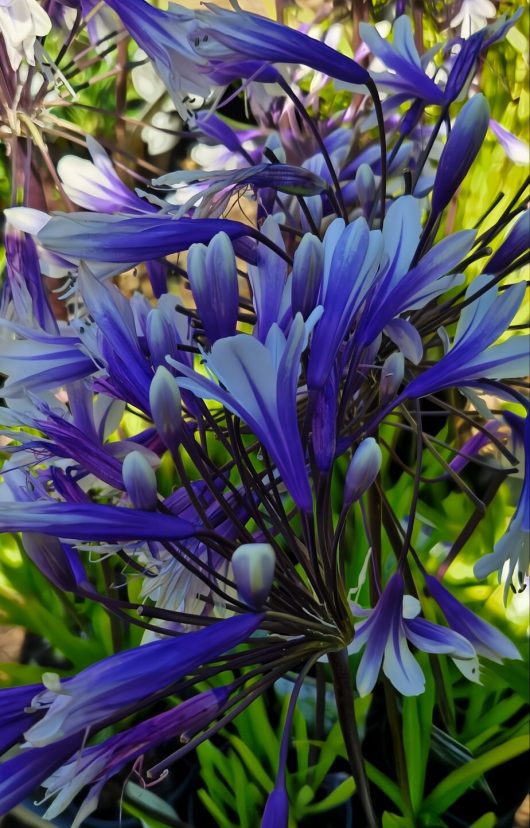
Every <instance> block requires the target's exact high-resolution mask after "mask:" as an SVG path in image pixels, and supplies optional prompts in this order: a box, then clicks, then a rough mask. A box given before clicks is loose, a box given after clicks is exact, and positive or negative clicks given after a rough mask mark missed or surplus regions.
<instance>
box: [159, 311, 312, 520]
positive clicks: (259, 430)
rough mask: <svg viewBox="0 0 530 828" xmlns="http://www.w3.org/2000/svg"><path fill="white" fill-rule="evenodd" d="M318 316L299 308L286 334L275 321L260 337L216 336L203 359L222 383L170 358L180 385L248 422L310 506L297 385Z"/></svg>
mask: <svg viewBox="0 0 530 828" xmlns="http://www.w3.org/2000/svg"><path fill="white" fill-rule="evenodd" d="M316 316H318V313H316V314H315V313H313V316H312V318H311V319H309V320H308V321H307V322H306V323H304V320H303V318H302V315H301V314H298V315H297V316H296V317H295V319H294V321H293V323H292V325H291V329H290V331H289V335H288V336H287V338H286V337H285V335H284V334H283V333H282V331H281V330H280V328H279V327H278V325H276V324H274V325H272V326H271V328H270V330H269V333H268V334H267V338H266V340H265V342H264V343H262V342H260V341H259V340H258V339H255V338H254V337H252V336H248V335H247V334H237V336H232V337H229V338H228V339H218V340H217V342H216V343H215V344H214V346H213V347H212V350H211V353H209V354H205V355H204V362H205V365H206V367H207V369H208V371H209V372H210V373H211V374H212V375H214V376H216V377H217V378H218V380H219V382H220V383H222V386H223V387H221V385H217V383H215V382H213V380H211V379H208V378H206V377H203V376H201V375H200V374H198V373H196V372H195V371H192V370H190V369H189V368H187V367H186V366H177V364H176V363H175V362H174V361H173V360H170V362H171V364H173V365H175V367H178V368H179V369H180V371H181V372H182V373H183V374H184V377H178V378H177V382H178V384H179V385H180V387H181V388H188V389H189V390H190V391H193V393H194V394H196V395H197V396H198V397H202V398H204V399H212V400H217V401H218V402H220V403H222V404H223V405H224V406H225V407H226V408H228V410H229V411H232V412H233V413H234V414H237V416H238V417H240V418H241V419H242V420H243V421H244V422H245V423H247V425H249V426H250V427H251V428H252V430H253V432H254V434H256V436H257V437H258V438H259V439H260V440H261V442H262V443H263V445H264V446H265V448H266V449H267V451H268V452H269V454H270V456H271V457H272V459H273V460H274V462H275V463H276V465H277V466H278V469H279V471H280V474H281V476H282V479H283V482H284V483H285V485H286V487H287V489H288V491H289V492H290V494H291V495H292V497H293V499H294V500H295V502H296V503H297V505H298V506H299V507H300V508H301V509H303V510H304V511H311V508H312V497H311V489H310V487H309V480H308V476H307V469H306V460H305V456H304V450H303V448H302V441H301V439H300V432H299V429H298V418H297V413H296V388H297V384H298V375H299V373H300V358H301V356H302V352H303V350H304V348H305V347H306V345H307V337H308V335H309V333H310V331H311V329H312V326H313V325H314V322H315V317H316Z"/></svg>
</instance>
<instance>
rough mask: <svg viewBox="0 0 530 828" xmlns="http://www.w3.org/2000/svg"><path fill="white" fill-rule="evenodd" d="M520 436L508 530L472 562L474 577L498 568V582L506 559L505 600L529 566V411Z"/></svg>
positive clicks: (505, 600) (479, 576)
mask: <svg viewBox="0 0 530 828" xmlns="http://www.w3.org/2000/svg"><path fill="white" fill-rule="evenodd" d="M527 359H528V353H527ZM512 421H513V420H512ZM523 439H524V456H525V459H524V481H523V487H522V489H521V494H520V497H519V502H518V504H517V509H516V510H515V514H514V516H513V517H512V519H511V521H510V525H509V527H508V530H507V531H506V532H505V533H504V535H503V536H502V537H501V538H500V540H498V541H497V543H496V544H495V548H494V550H493V552H491V553H490V554H489V555H483V556H482V558H480V560H479V561H477V563H476V564H475V569H474V572H475V575H476V577H477V578H485V577H486V576H487V575H489V574H490V573H491V572H495V571H497V572H498V575H499V582H500V580H501V577H502V572H503V569H504V566H505V564H506V563H508V573H507V576H506V581H505V583H504V603H506V602H507V600H508V592H509V589H510V585H511V584H512V580H513V576H514V573H515V572H516V571H517V572H518V573H519V577H520V579H524V578H525V576H527V574H528V571H529V569H530V415H528V414H527V416H526V418H525V422H524V437H523Z"/></svg>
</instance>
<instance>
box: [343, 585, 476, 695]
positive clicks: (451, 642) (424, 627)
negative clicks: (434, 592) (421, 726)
mask: <svg viewBox="0 0 530 828" xmlns="http://www.w3.org/2000/svg"><path fill="white" fill-rule="evenodd" d="M420 609H421V608H420V603H419V601H418V600H417V598H414V597H413V596H412V595H405V590H404V582H403V577H402V575H401V574H400V573H396V574H395V575H393V576H392V577H391V579H390V580H389V582H388V584H387V585H386V587H385V589H384V591H383V593H382V595H381V597H380V598H379V601H378V603H377V605H376V606H375V607H374V609H373V610H365V609H363V608H362V607H360V606H359V605H357V604H354V605H353V606H352V612H353V614H354V615H355V616H365V617H366V619H367V620H366V621H360V622H359V623H357V624H356V625H355V634H354V638H353V643H352V644H351V645H350V648H349V650H350V652H351V653H356V652H359V650H361V649H362V648H363V647H364V648H365V651H364V653H363V656H362V659H361V662H360V664H359V668H358V670H357V678H356V682H357V690H358V691H359V693H360V695H361V696H365V695H367V694H368V693H370V692H371V691H372V690H373V688H374V685H375V683H376V681H377V676H378V674H379V670H380V669H381V664H382V665H383V672H384V674H385V675H386V677H387V678H388V679H389V680H390V681H391V682H392V684H393V685H394V687H395V688H396V689H397V690H399V692H400V693H403V694H404V695H406V696H417V695H418V694H419V693H422V692H423V690H424V688H425V676H424V674H423V671H422V669H421V667H420V665H419V664H418V662H417V660H416V659H415V658H414V656H413V654H412V653H411V651H410V648H409V643H410V644H412V645H413V646H414V647H417V648H418V649H419V650H422V651H423V652H426V653H447V654H449V655H451V656H453V657H456V658H462V659H472V658H474V656H475V650H474V648H473V646H472V645H471V644H470V643H469V641H468V640H467V639H466V638H464V636H463V635H460V634H459V633H457V632H453V631H452V630H450V629H447V628H444V627H440V626H438V625H437V624H433V623H431V622H430V621H425V620H424V619H423V618H418V615H419V613H420Z"/></svg>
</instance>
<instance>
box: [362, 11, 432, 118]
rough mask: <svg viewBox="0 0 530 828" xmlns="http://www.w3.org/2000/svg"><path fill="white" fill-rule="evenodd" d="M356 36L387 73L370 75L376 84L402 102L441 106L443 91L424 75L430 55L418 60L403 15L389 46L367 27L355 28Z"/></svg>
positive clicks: (374, 31) (408, 22)
mask: <svg viewBox="0 0 530 828" xmlns="http://www.w3.org/2000/svg"><path fill="white" fill-rule="evenodd" d="M359 32H360V35H361V37H362V39H363V40H364V42H365V43H366V45H367V46H368V48H369V49H370V51H371V52H372V54H373V55H375V56H376V57H377V58H379V60H380V61H381V62H382V63H383V64H384V65H385V66H386V67H387V68H388V69H389V70H390V71H388V72H374V73H372V77H373V78H374V80H375V81H376V82H377V83H378V84H380V85H381V86H382V87H383V88H387V89H389V90H390V91H392V92H396V93H399V94H400V95H404V96H405V98H421V99H423V100H424V101H425V102H426V103H431V104H440V103H442V101H443V98H444V95H443V90H442V89H441V88H440V87H439V86H438V85H437V84H436V83H435V82H434V81H433V80H432V78H430V77H429V76H428V75H427V74H426V72H425V70H426V68H427V65H428V63H429V61H430V60H431V58H432V52H430V53H427V55H424V56H423V57H422V58H420V56H419V54H418V50H417V49H416V45H415V43H414V36H413V34H412V28H411V24H410V20H409V18H408V17H407V15H401V16H400V17H398V18H397V20H396V21H395V22H394V28H393V32H394V41H393V43H392V44H391V43H389V42H388V41H387V40H385V39H384V38H382V37H381V35H380V34H379V33H378V31H377V29H376V28H375V27H374V26H370V25H368V24H367V23H361V24H360V25H359Z"/></svg>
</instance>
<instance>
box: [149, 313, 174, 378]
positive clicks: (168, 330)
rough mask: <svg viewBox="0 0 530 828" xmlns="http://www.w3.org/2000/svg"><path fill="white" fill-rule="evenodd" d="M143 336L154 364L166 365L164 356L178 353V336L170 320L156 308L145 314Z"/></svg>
mask: <svg viewBox="0 0 530 828" xmlns="http://www.w3.org/2000/svg"><path fill="white" fill-rule="evenodd" d="M145 336H146V339H147V345H148V348H149V353H150V354H151V359H152V361H153V364H154V365H164V366H165V365H166V357H167V356H168V355H170V356H174V354H176V353H178V349H177V345H178V337H177V335H176V332H175V329H174V326H172V325H171V322H170V320H169V319H168V318H167V316H165V315H164V314H163V313H162V312H161V311H160V310H159V309H158V308H153V309H152V310H150V311H149V313H148V315H147V322H146V326H145Z"/></svg>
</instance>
